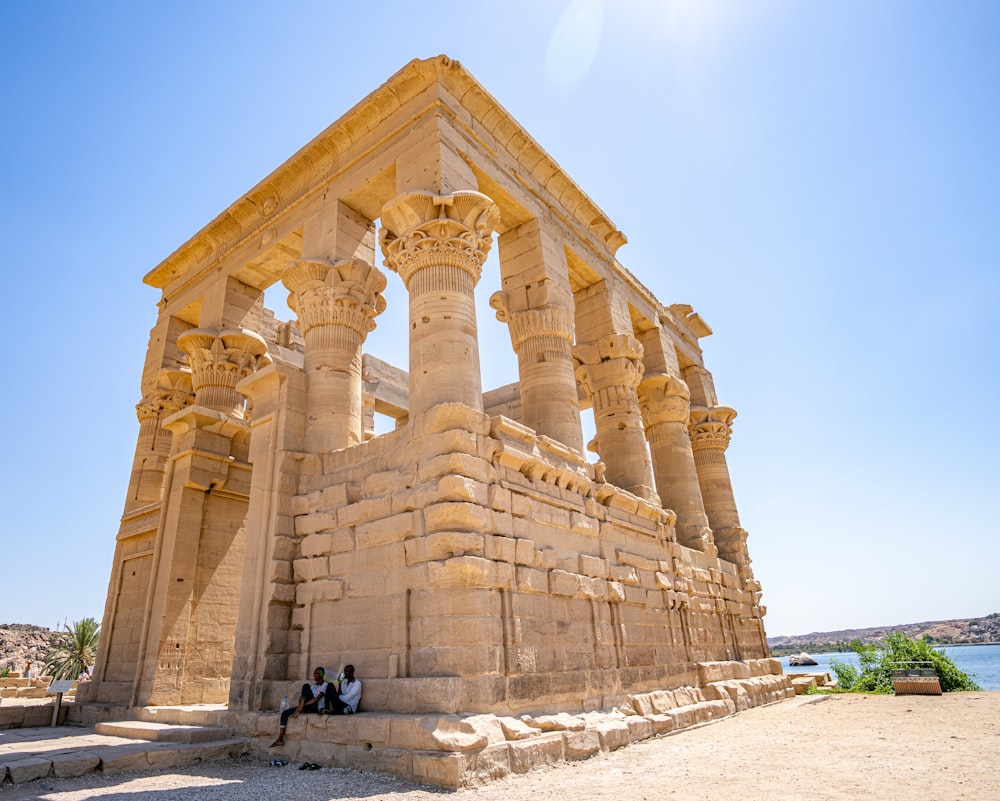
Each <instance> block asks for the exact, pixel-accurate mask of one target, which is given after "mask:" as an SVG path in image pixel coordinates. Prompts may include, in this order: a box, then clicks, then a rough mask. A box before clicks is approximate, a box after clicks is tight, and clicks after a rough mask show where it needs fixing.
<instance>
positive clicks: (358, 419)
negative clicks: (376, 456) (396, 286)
mask: <svg viewBox="0 0 1000 801" xmlns="http://www.w3.org/2000/svg"><path fill="white" fill-rule="evenodd" d="M281 280H282V283H283V284H284V285H285V287H286V288H287V289H288V290H289V292H290V295H289V301H288V305H289V306H290V307H291V308H292V310H293V311H294V312H295V313H296V314H297V315H298V324H299V329H300V330H301V331H302V334H303V336H304V338H305V360H304V369H305V372H306V382H307V394H308V403H307V408H308V410H309V411H308V419H307V421H306V441H305V445H306V450H307V451H309V452H311V453H326V452H328V451H333V450H337V449H339V448H347V447H350V446H351V445H357V444H358V443H359V442H363V441H364V439H365V432H364V402H363V398H362V382H361V346H362V345H363V344H364V341H365V338H366V337H367V336H368V333H369V332H370V331H372V330H373V329H374V328H375V317H376V316H377V315H379V314H381V313H382V311H384V310H385V298H384V297H383V296H382V291H383V290H384V289H385V284H386V282H385V276H384V275H383V274H382V271H381V270H379V269H377V268H376V267H374V266H373V265H371V264H368V263H367V262H365V261H363V260H361V259H350V260H344V261H339V262H337V263H336V264H331V263H330V262H328V261H325V260H322V259H299V260H297V261H295V262H292V264H290V265H289V266H288V267H287V268H286V269H285V271H284V273H282V276H281Z"/></svg>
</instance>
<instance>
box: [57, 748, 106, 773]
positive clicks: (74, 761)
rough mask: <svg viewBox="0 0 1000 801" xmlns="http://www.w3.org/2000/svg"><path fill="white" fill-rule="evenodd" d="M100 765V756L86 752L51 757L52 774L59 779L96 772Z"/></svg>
mask: <svg viewBox="0 0 1000 801" xmlns="http://www.w3.org/2000/svg"><path fill="white" fill-rule="evenodd" d="M100 764H101V757H100V755H99V754H96V753H92V752H87V751H76V752H73V753H70V754H53V755H52V773H53V775H54V776H58V777H59V778H61V779H66V778H71V777H73V776H82V775H83V774H84V773H90V772H91V771H94V770H97V768H98V767H99V766H100Z"/></svg>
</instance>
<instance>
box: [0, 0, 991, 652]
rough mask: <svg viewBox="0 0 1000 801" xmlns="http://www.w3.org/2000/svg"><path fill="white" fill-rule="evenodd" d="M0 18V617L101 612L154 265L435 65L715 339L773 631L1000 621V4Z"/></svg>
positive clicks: (385, 332)
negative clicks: (581, 193)
mask: <svg viewBox="0 0 1000 801" xmlns="http://www.w3.org/2000/svg"><path fill="white" fill-rule="evenodd" d="M362 6H365V7H367V10H364V11H363V10H361V9H362ZM0 36H2V37H3V47H2V48H0V61H2V65H0V66H2V76H3V77H2V79H0V80H2V86H3V95H2V107H3V123H2V125H0V146H2V149H0V153H2V158H3V172H2V180H0V212H2V213H0V221H2V223H0V224H2V226H3V243H4V256H3V261H4V273H3V274H4V277H5V286H4V288H3V289H4V291H3V292H0V304H2V308H0V311H2V318H0V319H2V320H3V325H4V332H5V335H6V348H5V352H6V354H7V357H6V365H5V366H6V370H5V381H4V388H5V389H4V391H3V393H2V394H0V420H2V421H3V422H4V424H5V426H6V437H5V445H6V447H5V453H6V458H5V459H4V460H3V467H2V468H0V469H2V478H3V480H2V482H0V492H2V505H0V509H2V510H3V511H2V514H3V518H2V531H3V537H2V544H0V582H2V584H0V586H2V588H3V593H2V596H0V623H4V622H6V623H34V624H38V625H43V626H48V627H56V626H58V625H60V624H61V623H62V622H63V621H64V620H65V619H69V620H74V619H79V618H81V617H83V616H85V615H93V616H95V617H98V618H100V617H101V615H102V614H103V608H104V597H105V592H106V588H107V580H108V576H109V574H110V569H111V557H112V554H113V549H114V538H115V534H116V531H117V527H118V518H119V515H120V514H121V510H122V506H123V502H124V497H125V490H126V485H127V481H128V474H129V469H130V466H131V458H132V453H133V448H134V444H135V437H136V433H137V430H138V423H137V422H136V417H135V410H134V405H135V403H136V402H137V401H138V400H139V375H140V371H141V367H142V360H143V354H144V352H145V347H146V341H147V337H148V332H149V329H150V327H151V326H152V325H153V323H154V320H155V315H156V302H157V299H158V293H157V292H156V291H155V290H153V289H151V288H149V287H147V286H145V285H144V284H143V283H142V277H143V275H144V274H145V273H146V272H147V271H149V270H150V269H152V268H153V267H155V266H156V265H157V264H158V263H159V262H160V261H161V260H162V259H163V258H165V257H166V256H168V255H169V254H170V253H171V252H172V251H173V250H174V249H175V248H176V247H178V246H180V245H181V244H183V243H184V242H185V241H186V240H187V239H188V238H189V237H190V236H192V235H193V234H194V233H195V232H197V231H198V230H199V229H200V228H201V227H202V226H203V225H205V224H206V223H208V222H209V221H210V220H211V219H212V218H214V217H215V216H216V215H217V214H218V213H220V212H221V211H222V210H224V209H225V208H226V207H227V206H228V205H229V204H230V203H231V202H233V201H234V200H235V199H236V198H238V197H239V196H240V194H241V193H243V192H245V191H246V190H248V189H249V188H250V187H252V186H253V185H254V184H256V183H257V182H258V181H259V180H260V179H262V178H263V177H265V176H266V175H267V174H268V173H269V172H270V171H271V170H273V169H274V168H275V167H277V166H278V165H279V164H281V163H282V162H283V161H284V160H285V159H286V158H288V157H289V156H290V155H291V154H292V153H294V152H295V151H296V150H297V149H298V148H299V147H301V146H302V145H304V144H305V143H306V142H308V141H309V140H310V139H312V137H314V136H315V135H316V134H317V133H318V132H319V131H320V130H322V129H323V128H324V127H326V126H327V125H328V124H329V123H331V122H332V121H333V120H335V119H336V118H337V117H339V116H340V115H341V114H342V113H344V112H345V111H346V110H347V109H349V108H350V107H351V106H353V105H354V104H355V103H356V102H357V101H358V100H360V99H361V98H362V97H364V96H365V95H366V94H368V93H369V92H370V91H372V90H373V89H375V88H376V87H378V86H379V85H380V84H381V83H382V82H383V81H384V80H385V79H386V78H388V77H389V76H390V75H391V74H393V73H394V72H396V71H397V70H398V69H400V68H401V67H402V66H403V65H404V64H406V63H407V62H408V61H409V60H410V59H412V58H416V57H420V58H426V57H430V56H434V55H437V54H439V53H446V54H447V55H449V56H451V57H452V58H456V59H459V60H460V61H462V62H463V64H465V66H466V67H467V68H468V69H469V70H470V71H471V72H472V73H473V75H475V76H476V77H477V78H478V79H479V80H480V81H481V82H482V83H483V84H484V85H485V86H486V87H487V89H488V90H489V91H490V92H491V93H492V94H493V95H494V96H495V97H496V98H497V99H498V100H499V101H500V102H501V103H502V104H503V105H504V106H505V107H506V108H507V109H508V110H509V111H510V112H511V113H512V114H513V115H514V116H515V117H516V118H517V119H518V120H519V121H520V122H521V123H522V124H523V125H524V127H525V128H526V129H527V130H528V131H529V132H530V133H531V134H532V135H533V136H534V137H535V139H536V140H537V141H538V142H539V143H540V144H541V145H542V147H544V148H545V149H546V150H547V151H548V152H549V153H550V154H551V155H552V156H553V157H554V158H555V159H556V161H558V162H559V163H560V164H561V165H562V166H563V168H564V169H565V170H566V171H567V172H568V173H569V175H570V176H572V177H573V178H574V179H575V180H576V181H577V183H578V184H579V185H580V186H581V187H583V189H584V190H585V191H586V192H587V193H588V194H589V195H590V196H591V197H592V198H593V199H594V200H595V201H596V202H597V203H598V205H599V206H601V208H602V209H603V210H604V211H605V212H606V213H607V214H608V215H609V216H610V217H611V219H612V220H614V221H615V223H616V224H617V225H618V227H619V228H621V229H622V230H623V231H624V232H625V233H626V235H627V236H628V238H629V244H627V245H625V246H624V247H623V248H622V249H621V250H620V251H619V258H620V259H621V261H622V262H623V263H624V264H625V265H626V267H627V268H628V269H629V270H630V271H632V272H633V273H634V274H635V275H636V276H638V277H639V278H640V280H641V281H643V282H644V283H645V284H646V285H647V286H649V287H650V288H651V289H652V290H653V291H654V293H655V294H656V295H657V296H658V297H659V299H660V300H661V301H662V302H664V303H666V304H670V303H688V304H691V305H692V306H693V307H694V308H695V309H696V310H697V311H698V312H700V313H701V315H702V316H703V317H704V319H705V320H706V321H707V322H708V323H709V325H711V326H712V328H713V329H714V331H715V334H714V335H713V336H712V337H709V338H708V339H705V340H702V344H703V346H704V349H705V356H706V363H707V366H708V367H709V369H711V370H712V371H713V373H714V375H715V377H716V383H717V388H718V392H719V397H720V401H721V402H722V403H724V404H727V405H730V406H733V407H734V408H736V409H737V411H738V412H739V418H738V419H737V420H736V423H735V431H734V436H733V441H732V445H731V447H730V450H729V464H730V469H731V472H732V475H733V482H734V486H735V490H736V496H737V501H738V503H739V505H740V511H741V515H742V519H743V523H744V525H745V527H746V528H747V529H748V530H749V531H750V551H751V555H752V557H753V559H754V569H755V571H756V573H757V576H758V578H759V579H760V580H761V582H762V583H763V586H764V601H765V603H766V604H767V606H768V608H769V613H768V616H767V619H766V623H767V628H768V632H769V633H770V634H772V635H777V634H797V633H807V632H810V631H817V630H828V629H835V628H842V627H855V626H872V625H882V624H893V623H906V622H914V621H919V620H928V619H938V618H948V617H964V616H978V615H985V614H987V613H990V612H993V611H1000V581H998V579H997V572H998V565H1000V524H998V522H997V512H996V510H997V501H998V498H1000V493H998V477H1000V469H998V466H997V450H998V445H1000V425H998V404H997V394H998V383H1000V369H998V367H1000V364H998V355H997V354H998V347H997V346H998V335H997V327H996V324H997V320H998V308H1000V245H998V242H1000V236H998V234H1000V197H998V193H1000V47H998V46H997V42H998V41H1000V3H996V2H993V1H992V0H983V2H975V1H974V0H957V1H956V2H945V1H944V0H940V1H939V2H923V1H922V0H899V1H898V2H897V1H895V0H881V1H880V0H809V2H804V0H754V2H746V1H745V0H615V2H610V1H609V2H606V3H604V4H601V3H600V2H597V0H586V1H585V2H576V3H572V4H571V3H567V2H565V0H560V2H555V1H554V0H553V1H550V0H535V1H534V2H530V3H529V2H520V0H512V1H511V2H505V3H463V4H460V5H453V6H448V5H447V4H445V5H441V4H426V3H422V4H417V3H412V2H380V3H373V4H360V3H353V2H351V3H334V2H304V1H301V0H287V1H286V2H284V3H281V4H280V5H279V4H276V3H263V2H186V1H183V0H175V1H174V2H170V3H144V2H131V0H130V1H129V2H103V3H101V2H93V3H78V2H72V3H71V2H63V3H60V2H41V1H39V2H27V0H22V1H21V2H17V0H11V1H10V2H6V3H4V4H3V6H2V8H0ZM390 278H391V279H392V280H393V281H398V278H396V277H395V276H391V275H390ZM495 280H496V279H495V276H490V275H487V276H485V277H484V279H483V281H482V282H481V283H480V286H479V290H478V291H479V292H480V293H482V294H483V295H484V298H483V299H485V297H488V295H489V293H490V292H491V291H492V290H493V289H495V288H496V286H495V283H491V281H493V282H495ZM397 297H399V296H398V295H397ZM269 298H270V293H269ZM390 304H391V305H390V311H389V312H387V314H386V315H383V318H380V322H379V325H380V328H379V330H377V331H376V332H375V334H373V335H372V338H371V340H370V344H371V348H370V349H371V350H372V352H373V353H374V354H375V355H377V356H379V357H381V358H384V359H387V360H389V361H392V362H394V363H396V364H399V365H400V366H405V360H406V356H405V346H401V343H402V342H404V341H405V339H404V338H401V337H392V336H390V334H391V332H392V331H393V326H394V325H396V324H397V323H395V322H391V321H388V317H389V315H390V314H392V309H393V305H392V299H391V298H390ZM395 309H396V314H397V315H398V314H403V315H405V304H402V305H401V304H400V303H398V302H397V303H396V304H395ZM487 312H488V310H487ZM480 325H481V327H482V329H483V331H484V339H486V340H487V341H488V340H489V339H490V336H492V335H491V334H489V332H490V331H491V330H493V328H495V326H496V323H495V321H493V320H492V317H490V316H489V315H488V314H487V313H484V314H483V315H482V316H481V317H480ZM501 341H502V337H501ZM488 347H489V346H488ZM504 350H506V348H505V349H504ZM483 361H484V364H485V365H487V368H486V369H485V375H484V384H485V385H486V386H487V387H493V386H497V385H499V384H502V383H506V382H508V381H510V380H512V379H513V375H514V369H513V359H512V357H509V356H508V355H507V354H506V352H504V353H503V354H499V353H498V354H497V356H496V357H495V358H491V357H489V356H484V359H483Z"/></svg>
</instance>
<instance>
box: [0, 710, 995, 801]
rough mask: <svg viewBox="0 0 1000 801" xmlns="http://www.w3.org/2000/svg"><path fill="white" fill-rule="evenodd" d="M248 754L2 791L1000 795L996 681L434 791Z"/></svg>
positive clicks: (2, 796)
mask: <svg viewBox="0 0 1000 801" xmlns="http://www.w3.org/2000/svg"><path fill="white" fill-rule="evenodd" d="M297 768H298V765H297V764H295V763H293V764H290V765H287V766H285V767H280V768H276V767H271V766H270V765H268V764H267V763H266V762H259V761H255V760H249V759H240V760H233V761H230V762H220V763H214V764H210V765H202V766H199V767H194V768H189V769H184V770H179V771H178V770H175V771H169V772H166V771H165V772H159V773H143V774H120V775H117V776H103V775H101V774H91V775H88V776H83V777H80V778H78V779H44V780H41V781H38V782H34V783H33V784H30V785H21V786H10V785H6V786H5V789H2V790H0V801H15V799H16V801H21V799H45V801H85V800H87V799H104V801H123V799H128V798H135V799H140V801H174V800H175V799H198V801H237V800H239V801H249V800H250V799H258V798H260V799H268V800H269V801H285V800H286V799H288V800H290V801H331V799H368V800H370V799H380V800H381V801H432V800H433V801H441V798H442V796H444V797H451V798H453V799H454V801H512V800H513V801H519V800H520V799H524V800H525V801H527V800H528V799H531V801H564V799H607V801H612V799H613V800H614V801H623V800H625V801H642V800H643V799H646V800H648V801H653V799H668V800H669V801H719V799H740V801H758V799H759V800H760V801H804V800H806V799H808V801H814V800H815V799H821V800H823V801H825V800H827V799H829V800H830V801H834V800H836V801H839V800H840V799H851V801H860V799H873V800H875V801H896V799H899V801H904V800H905V801H952V800H953V799H977V801H994V800H995V799H1000V692H971V693H950V694H947V695H944V696H899V697H896V696H853V695H836V696H799V697H798V698H795V699H792V700H788V701H783V702H781V703H779V704H775V705H772V706H768V707H763V708H759V709H752V710H749V711H748V712H744V713H741V714H739V715H736V716H734V717H731V718H727V719H725V720H722V721H718V722H715V723H712V724H709V725H706V726H702V727H699V728H695V729H689V730H686V731H683V732H679V733H677V734H675V735H672V736H667V737H661V738H657V739H654V740H649V741H646V742H644V743H640V744H637V745H634V746H630V747H628V748H624V749H621V750H619V751H616V752H615V753H613V754H606V755H602V756H598V757H595V758H593V759H589V760H586V761H583V762H575V763H568V764H562V765H559V766H556V767H553V768H548V769H545V770H541V771H536V772H534V773H531V774H527V775H523V776H514V777H511V778H508V779H505V780H503V781H499V782H495V783H493V784H491V785H487V786H486V787H480V788H476V789H469V790H460V791H456V792H451V791H442V790H437V789H434V788H428V787H422V786H419V785H415V784H411V783H409V782H405V781H402V780H399V779H392V778H386V777H381V776H375V775H373V774H364V773H355V772H352V771H346V770H340V769H336V768H329V769H322V770H318V771H300V770H298V769H297Z"/></svg>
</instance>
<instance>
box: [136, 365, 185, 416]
mask: <svg viewBox="0 0 1000 801" xmlns="http://www.w3.org/2000/svg"><path fill="white" fill-rule="evenodd" d="M192 400H193V397H192V389H191V372H190V371H189V370H167V369H164V370H161V371H160V372H159V373H158V374H157V376H156V378H155V379H154V380H153V381H150V382H148V383H146V382H143V386H142V400H141V401H139V402H138V403H137V404H136V405H135V412H136V415H137V416H138V418H139V422H140V423H141V422H142V421H143V420H151V419H157V418H163V417H168V416H169V415H171V414H173V413H174V412H177V411H180V410H181V409H183V408H184V407H185V406H188V405H190V404H191V401H192Z"/></svg>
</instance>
